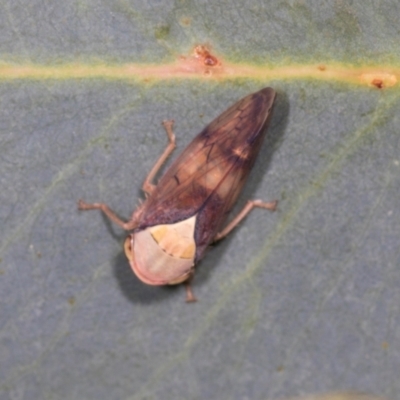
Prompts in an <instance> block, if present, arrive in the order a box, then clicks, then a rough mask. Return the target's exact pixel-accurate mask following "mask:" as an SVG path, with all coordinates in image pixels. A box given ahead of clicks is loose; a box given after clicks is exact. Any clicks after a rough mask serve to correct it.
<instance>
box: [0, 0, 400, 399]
mask: <svg viewBox="0 0 400 400" xmlns="http://www.w3.org/2000/svg"><path fill="white" fill-rule="evenodd" d="M164 3H165V4H163V3H162V2H149V3H148V4H145V2H139V1H128V0H119V1H115V2H95V1H86V2H82V1H81V2H74V1H67V2H50V3H49V2H43V1H30V2H22V1H18V0H17V1H12V2H11V1H7V2H4V3H3V4H2V6H1V14H0V15H1V20H2V24H1V25H0V32H1V38H2V39H1V41H0V61H1V62H0V78H1V81H0V90H1V107H0V171H1V174H0V188H1V190H0V202H1V203H0V204H1V207H0V217H1V228H2V229H1V233H0V259H1V261H0V293H1V313H0V326H1V328H0V329H1V330H0V338H1V339H0V359H1V363H0V377H1V378H0V393H1V396H0V397H1V398H2V399H7V400H8V399H96V400H100V399H107V400H109V399H132V400H133V399H169V398H171V399H172V398H173V399H204V398H210V399H247V398H248V399H275V398H278V397H284V396H295V395H298V394H307V393H314V392H327V391H336V390H350V389H351V390H357V391H363V392H371V393H376V394H379V395H382V396H387V397H392V398H396V394H397V393H399V392H400V383H399V380H398V370H399V368H398V367H399V364H400V354H399V351H398V350H397V347H398V346H397V344H398V342H399V339H400V322H399V321H400V318H399V304H400V291H399V286H400V270H399V265H400V250H399V249H400V246H399V244H400V240H399V237H400V235H399V227H400V213H399V210H400V196H399V192H400V155H399V154H400V151H399V150H400V142H399V141H400V135H399V126H400V121H399V113H398V110H399V106H400V98H399V89H398V85H397V81H398V79H399V71H400V70H399V57H398V43H399V41H398V39H399V34H398V20H399V18H400V6H399V4H398V3H397V2H395V1H389V0H388V1H385V2H375V3H374V2H365V1H336V2H332V1H330V2H328V1H327V2H311V1H309V0H306V1H288V0H286V1H274V2H266V1H265V2H262V1H258V2H257V1H246V2H245V1H239V2H217V1H212V0H211V1H201V2H200V1H197V2H193V1H187V0H178V1H176V2H170V3H169V4H167V3H168V2H164ZM199 44H206V45H208V46H209V48H210V52H211V54H212V56H213V57H216V58H215V59H216V60H217V61H218V63H219V64H218V65H211V66H209V65H205V64H204V63H202V62H203V61H202V59H201V57H200V58H196V57H194V56H193V55H192V53H191V52H192V49H193V47H194V46H196V45H199ZM180 55H183V56H184V57H183V58H180ZM265 86H272V87H273V88H274V89H275V90H276V91H277V93H278V97H277V101H276V104H275V109H274V115H273V119H272V122H271V126H270V129H269V133H268V137H267V140H266V142H265V144H264V146H263V148H262V150H261V154H260V156H259V159H258V160H257V163H256V165H255V168H254V171H253V173H252V174H251V177H250V179H249V181H248V183H247V186H246V187H245V190H244V192H243V194H242V196H241V198H240V200H239V202H238V204H237V207H236V209H235V210H236V211H237V210H239V209H240V207H241V206H243V204H244V203H245V201H246V200H247V199H249V198H260V199H263V200H265V201H269V200H275V199H277V200H279V205H278V210H277V211H276V212H275V213H268V212H266V211H263V210H259V209H257V210H254V211H253V212H252V213H251V214H250V215H249V216H248V217H247V218H246V220H245V221H244V222H243V223H241V225H240V226H239V227H238V228H237V229H236V230H235V231H234V232H233V233H232V234H231V235H230V236H229V237H228V238H227V239H225V240H224V241H222V242H221V243H219V244H218V245H215V246H214V247H213V248H211V249H210V250H209V252H208V254H207V256H206V257H205V259H204V260H203V261H202V262H201V263H200V264H199V265H198V266H197V268H196V275H195V279H194V282H193V290H194V292H195V295H196V297H197V298H198V299H199V301H198V303H196V304H185V302H184V298H185V294H184V288H183V287H182V286H178V287H149V286H146V285H144V284H143V283H141V282H140V281H139V280H138V279H137V278H136V277H135V276H134V274H133V273H132V272H131V270H130V268H129V265H128V262H127V260H126V258H125V256H124V254H123V250H122V244H123V242H124V238H125V235H126V234H125V233H124V232H122V231H121V229H120V228H118V227H116V226H114V225H112V224H110V223H109V221H108V220H106V219H105V218H104V217H102V216H101V214H100V213H98V212H85V213H82V212H81V213H80V212H78V210H77V206H76V203H77V200H78V199H80V198H82V199H84V200H85V201H88V202H94V201H101V202H105V203H107V204H108V205H109V206H110V207H111V208H112V209H113V210H115V211H116V212H117V213H118V214H119V215H121V216H123V218H124V219H128V218H129V216H130V214H131V213H132V211H133V210H134V209H135V207H136V206H137V205H138V204H139V199H140V198H142V199H143V195H142V192H141V190H140V188H141V185H142V182H143V180H144V178H145V176H146V174H147V173H148V171H149V170H150V168H151V167H152V165H153V163H154V162H155V160H156V159H157V157H158V156H159V155H160V154H161V152H162V150H163V149H164V148H165V145H166V142H167V140H166V136H165V133H164V132H163V130H162V127H161V121H162V120H164V119H171V118H172V119H174V120H175V133H176V136H177V142H178V149H177V150H176V153H175V155H176V154H178V152H179V151H180V150H182V149H183V148H184V146H185V145H186V144H188V143H189V142H190V140H191V139H192V138H193V137H194V136H195V134H196V133H198V132H199V131H200V130H201V129H202V128H203V127H204V126H205V125H206V124H207V123H208V122H210V121H211V120H212V119H214V118H215V117H216V116H218V115H219V114H220V113H221V112H223V111H224V110H225V109H226V108H227V107H228V106H229V105H231V104H233V103H234V102H235V101H237V100H238V99H240V98H241V97H243V96H245V95H246V94H248V93H251V92H253V91H256V90H259V89H261V88H262V87H265ZM378 87H380V88H381V90H379V89H378ZM170 161H171V160H170Z"/></svg>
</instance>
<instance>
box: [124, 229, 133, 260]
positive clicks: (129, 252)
mask: <svg viewBox="0 0 400 400" xmlns="http://www.w3.org/2000/svg"><path fill="white" fill-rule="evenodd" d="M132 239H133V238H132V235H129V236H128V237H127V238H126V239H125V243H124V250H125V255H126V257H127V258H128V260H129V261H132V260H133V254H132V243H133V240H132Z"/></svg>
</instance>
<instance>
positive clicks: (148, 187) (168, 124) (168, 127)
mask: <svg viewBox="0 0 400 400" xmlns="http://www.w3.org/2000/svg"><path fill="white" fill-rule="evenodd" d="M173 125H174V121H173V120H167V121H163V126H164V129H165V132H167V135H168V140H169V143H168V146H167V147H166V148H165V150H164V152H163V153H162V154H161V156H160V158H159V159H158V160H157V162H156V163H155V164H154V166H153V168H152V169H151V170H150V172H149V173H148V175H147V177H146V179H145V181H144V183H143V186H142V189H143V191H144V192H145V193H146V194H147V195H150V194H151V193H152V192H153V190H154V189H155V187H156V186H155V185H154V184H153V183H151V182H152V180H153V179H154V177H155V176H156V174H157V172H158V170H159V169H160V168H161V166H162V165H163V164H164V162H165V160H166V159H167V158H168V156H169V155H170V154H171V153H172V152H173V151H174V149H175V147H176V144H175V135H174V132H173V130H172V127H173Z"/></svg>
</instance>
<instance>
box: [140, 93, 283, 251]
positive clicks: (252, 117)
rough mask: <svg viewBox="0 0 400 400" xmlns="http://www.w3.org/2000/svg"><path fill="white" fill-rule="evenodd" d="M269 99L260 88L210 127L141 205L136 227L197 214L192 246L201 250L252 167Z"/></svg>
mask: <svg viewBox="0 0 400 400" xmlns="http://www.w3.org/2000/svg"><path fill="white" fill-rule="evenodd" d="M274 99H275V91H274V90H273V89H271V88H265V89H262V90H260V91H259V92H256V93H253V94H251V95H249V96H247V97H245V98H243V99H242V100H240V101H238V102H237V103H236V104H234V105H233V106H231V107H230V108H228V109H227V110H226V111H225V112H224V113H222V114H221V115H220V116H219V117H218V118H216V119H215V120H214V121H213V122H211V123H210V124H209V125H208V126H207V127H206V128H205V129H204V130H203V131H202V132H201V133H200V134H199V135H198V136H197V137H196V138H195V139H194V140H193V141H192V142H191V143H190V144H189V145H188V147H187V148H186V149H185V150H184V151H183V152H182V153H181V155H180V156H179V157H178V158H177V159H176V160H175V161H174V162H173V164H172V165H171V167H170V168H169V169H168V170H167V171H166V173H165V174H164V175H163V176H162V178H161V179H160V181H159V182H158V184H157V187H156V189H155V191H154V192H153V193H152V195H151V196H150V197H149V198H148V199H147V200H146V203H145V204H144V210H143V214H142V215H143V217H142V220H141V222H140V228H141V229H143V228H145V227H147V226H152V225H156V224H165V223H174V222H177V221H179V220H183V219H186V218H188V217H190V216H192V215H194V214H195V213H199V217H200V218H199V220H198V224H197V225H198V226H196V236H197V237H196V244H197V243H199V244H204V247H206V246H207V245H208V243H209V242H210V241H211V240H212V238H213V236H215V233H216V232H217V231H218V230H219V229H220V227H221V225H222V223H223V222H224V220H225V218H226V215H227V213H228V212H229V211H230V209H231V208H232V206H233V204H234V202H235V201H236V199H237V197H238V195H239V192H240V190H241V188H242V186H243V184H244V182H245V180H246V177H247V175H248V173H249V172H250V169H251V167H252V166H253V164H254V161H255V159H256V157H257V154H258V151H259V149H260V146H261V143H262V139H263V137H264V133H265V129H263V128H264V127H265V125H266V123H267V119H268V116H269V115H270V111H271V108H272V105H273V102H274ZM200 247H202V246H200ZM200 247H199V249H200Z"/></svg>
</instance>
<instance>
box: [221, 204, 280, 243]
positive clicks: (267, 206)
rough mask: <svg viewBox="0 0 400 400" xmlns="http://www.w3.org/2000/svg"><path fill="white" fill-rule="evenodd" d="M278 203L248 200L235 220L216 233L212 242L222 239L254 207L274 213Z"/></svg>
mask: <svg viewBox="0 0 400 400" xmlns="http://www.w3.org/2000/svg"><path fill="white" fill-rule="evenodd" d="M277 204H278V202H277V201H276V200H275V201H271V202H269V203H265V202H263V201H261V200H249V201H248V202H247V203H246V205H245V206H244V207H243V208H242V210H241V211H240V212H239V213H238V214H237V215H236V217H235V218H233V220H232V221H231V222H229V224H228V225H227V226H226V227H225V228H224V229H223V230H222V231H221V232H219V233H217V234H216V235H215V237H214V240H213V242H214V243H215V242H217V241H218V240H221V239H223V238H224V237H225V236H227V235H228V234H229V233H230V232H231V231H232V229H234V228H235V227H236V225H238V224H239V223H240V221H241V220H242V219H243V218H245V217H246V216H247V214H248V213H249V212H250V211H251V210H252V209H253V208H254V207H260V208H265V209H267V210H270V211H275V210H276V206H277Z"/></svg>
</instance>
